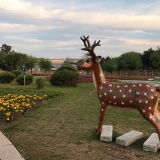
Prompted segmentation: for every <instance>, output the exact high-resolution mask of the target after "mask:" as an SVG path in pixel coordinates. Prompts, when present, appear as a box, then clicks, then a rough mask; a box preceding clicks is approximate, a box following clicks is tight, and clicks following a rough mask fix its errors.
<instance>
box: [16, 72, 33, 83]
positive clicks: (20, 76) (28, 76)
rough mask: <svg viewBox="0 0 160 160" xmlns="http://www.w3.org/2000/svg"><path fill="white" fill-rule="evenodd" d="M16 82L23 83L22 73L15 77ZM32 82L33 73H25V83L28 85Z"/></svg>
mask: <svg viewBox="0 0 160 160" xmlns="http://www.w3.org/2000/svg"><path fill="white" fill-rule="evenodd" d="M16 82H17V83H18V84H19V85H24V75H23V74H20V75H18V76H17V78H16ZM32 82H33V75H31V74H26V75H25V85H29V84H31V83H32Z"/></svg>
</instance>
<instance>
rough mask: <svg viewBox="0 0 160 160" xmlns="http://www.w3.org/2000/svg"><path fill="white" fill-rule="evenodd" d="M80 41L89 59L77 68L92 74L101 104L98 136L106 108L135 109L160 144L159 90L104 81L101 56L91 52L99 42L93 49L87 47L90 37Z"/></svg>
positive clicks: (144, 84)
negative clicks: (153, 130) (153, 131)
mask: <svg viewBox="0 0 160 160" xmlns="http://www.w3.org/2000/svg"><path fill="white" fill-rule="evenodd" d="M81 40H82V41H83V43H84V46H85V48H82V49H81V50H84V51H88V54H87V55H88V56H90V58H88V59H87V60H85V61H84V62H82V63H80V64H78V65H77V67H78V69H79V70H83V69H89V70H91V71H92V76H93V82H94V85H95V88H96V91H97V94H98V98H99V101H100V103H101V108H100V118H99V124H98V127H97V133H98V134H100V133H101V130H102V123H103V120H104V116H105V112H106V109H107V107H108V105H111V106H114V107H120V108H131V109H137V110H138V111H139V112H140V114H141V115H142V116H143V117H144V118H145V119H146V120H147V121H149V122H150V123H151V124H152V125H153V126H154V127H155V129H156V131H157V133H158V137H159V140H160V112H159V111H158V101H159V97H160V94H159V91H160V90H159V88H158V87H157V88H155V87H154V86H152V85H151V84H147V83H124V84H114V83H111V82H108V81H106V78H105V75H104V73H103V71H102V69H101V66H100V63H99V62H100V61H101V56H96V54H95V53H94V48H95V47H96V46H100V40H99V41H98V42H96V41H94V43H93V44H92V45H91V44H90V41H89V36H87V37H85V36H83V37H81Z"/></svg>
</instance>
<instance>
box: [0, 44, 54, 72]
mask: <svg viewBox="0 0 160 160" xmlns="http://www.w3.org/2000/svg"><path fill="white" fill-rule="evenodd" d="M36 64H38V65H39V67H40V68H41V69H43V70H45V72H46V71H47V70H50V69H51V67H52V64H51V62H50V61H49V60H48V59H45V58H37V57H34V56H31V55H27V54H25V53H20V52H15V51H14V50H12V47H11V46H10V45H7V44H2V46H1V50H0V69H2V70H6V71H13V70H21V69H22V66H25V67H26V69H27V70H29V69H30V70H31V73H32V69H33V68H34V67H35V65H36Z"/></svg>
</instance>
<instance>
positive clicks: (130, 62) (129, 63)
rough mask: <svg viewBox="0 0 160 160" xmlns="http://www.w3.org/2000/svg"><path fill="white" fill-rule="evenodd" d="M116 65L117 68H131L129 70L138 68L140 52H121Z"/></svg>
mask: <svg viewBox="0 0 160 160" xmlns="http://www.w3.org/2000/svg"><path fill="white" fill-rule="evenodd" d="M118 67H119V69H124V70H131V71H133V70H137V69H140V68H141V67H142V61H141V57H140V53H137V52H127V53H124V54H122V55H121V56H120V57H119V58H118Z"/></svg>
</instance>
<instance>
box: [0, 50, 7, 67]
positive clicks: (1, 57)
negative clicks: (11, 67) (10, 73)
mask: <svg viewBox="0 0 160 160" xmlns="http://www.w3.org/2000/svg"><path fill="white" fill-rule="evenodd" d="M6 56H7V54H6V53H4V52H2V51H0V69H3V70H6V66H5V61H4V60H5V57H6Z"/></svg>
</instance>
